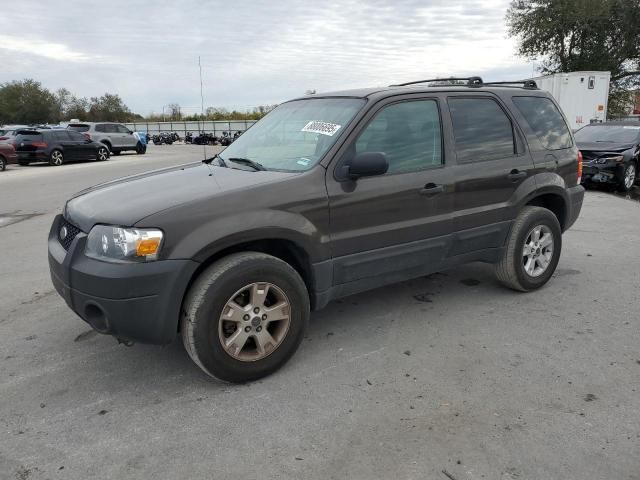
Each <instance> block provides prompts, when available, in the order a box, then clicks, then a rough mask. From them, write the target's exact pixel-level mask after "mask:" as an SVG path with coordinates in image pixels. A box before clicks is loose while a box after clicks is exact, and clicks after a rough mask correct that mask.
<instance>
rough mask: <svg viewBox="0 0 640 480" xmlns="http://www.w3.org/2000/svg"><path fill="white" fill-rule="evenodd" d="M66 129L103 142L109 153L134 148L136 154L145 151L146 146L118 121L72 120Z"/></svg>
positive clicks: (117, 153) (116, 153)
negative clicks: (80, 121) (81, 121)
mask: <svg viewBox="0 0 640 480" xmlns="http://www.w3.org/2000/svg"><path fill="white" fill-rule="evenodd" d="M67 129H69V130H72V131H74V132H79V133H82V134H83V135H84V136H85V137H86V138H88V139H91V140H93V141H94V142H99V143H102V144H104V145H105V146H106V147H107V148H108V149H109V151H110V152H111V153H113V154H114V155H120V152H125V151H127V150H134V151H135V152H136V153H138V154H143V153H145V152H146V151H147V147H146V146H145V145H144V144H143V143H142V142H141V141H140V140H139V138H138V137H137V136H136V135H134V134H133V132H132V131H131V130H129V129H128V128H127V127H125V126H124V125H122V124H120V123H105V122H102V123H93V122H83V123H79V122H72V123H70V124H69V125H67Z"/></svg>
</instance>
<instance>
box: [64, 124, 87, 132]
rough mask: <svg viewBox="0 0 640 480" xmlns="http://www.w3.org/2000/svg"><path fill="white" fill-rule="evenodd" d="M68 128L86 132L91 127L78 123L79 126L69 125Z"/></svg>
mask: <svg viewBox="0 0 640 480" xmlns="http://www.w3.org/2000/svg"><path fill="white" fill-rule="evenodd" d="M67 128H69V129H71V130H73V131H75V132H86V131H87V130H89V125H83V124H80V123H77V124H72V125H69V126H67Z"/></svg>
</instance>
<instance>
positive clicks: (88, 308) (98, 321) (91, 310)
mask: <svg viewBox="0 0 640 480" xmlns="http://www.w3.org/2000/svg"><path fill="white" fill-rule="evenodd" d="M84 315H85V319H86V320H87V322H89V325H91V326H92V327H93V328H95V329H96V330H97V331H99V332H100V333H107V331H108V330H109V324H108V322H107V317H106V315H105V314H104V311H103V310H102V309H101V308H100V307H99V306H98V305H95V304H93V303H88V304H87V305H85V307H84Z"/></svg>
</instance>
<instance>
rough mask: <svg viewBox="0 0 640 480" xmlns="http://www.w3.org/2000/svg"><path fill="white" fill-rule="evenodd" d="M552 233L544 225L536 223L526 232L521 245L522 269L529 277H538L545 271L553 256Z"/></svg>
mask: <svg viewBox="0 0 640 480" xmlns="http://www.w3.org/2000/svg"><path fill="white" fill-rule="evenodd" d="M553 246H554V241H553V233H551V229H549V227H547V226H546V225H537V226H535V227H533V228H532V229H531V231H530V232H529V233H528V234H527V236H526V238H525V242H524V246H523V247H522V264H523V266H524V271H525V272H526V273H527V275H529V276H531V277H539V276H540V275H542V274H543V273H544V272H546V271H547V268H549V265H550V264H551V259H552V258H553Z"/></svg>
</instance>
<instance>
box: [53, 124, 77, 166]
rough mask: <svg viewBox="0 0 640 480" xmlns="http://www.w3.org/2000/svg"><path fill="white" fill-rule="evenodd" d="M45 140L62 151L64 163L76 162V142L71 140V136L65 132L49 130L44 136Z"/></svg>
mask: <svg viewBox="0 0 640 480" xmlns="http://www.w3.org/2000/svg"><path fill="white" fill-rule="evenodd" d="M45 136H46V138H47V140H49V142H50V143H51V144H52V145H53V144H55V145H56V147H58V148H61V149H62V153H63V155H64V159H65V161H67V162H69V161H76V160H78V159H79V157H80V152H79V149H78V144H77V142H74V141H73V140H72V139H71V136H70V135H69V133H68V132H67V131H66V130H51V131H49V132H46V134H45Z"/></svg>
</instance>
